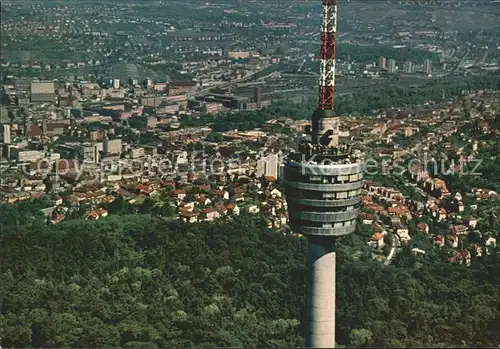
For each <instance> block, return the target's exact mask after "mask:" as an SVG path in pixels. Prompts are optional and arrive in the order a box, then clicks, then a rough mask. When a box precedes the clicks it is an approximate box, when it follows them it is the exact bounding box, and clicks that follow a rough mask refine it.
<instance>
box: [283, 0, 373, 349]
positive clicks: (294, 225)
mask: <svg viewBox="0 0 500 349" xmlns="http://www.w3.org/2000/svg"><path fill="white" fill-rule="evenodd" d="M336 34H337V0H323V26H322V43H321V52H322V57H321V65H320V81H319V103H318V104H319V105H318V108H317V109H316V111H315V112H314V114H313V116H312V120H311V139H310V140H303V141H302V142H301V144H300V145H299V149H298V152H294V153H292V154H290V155H289V156H288V160H287V162H286V163H285V166H284V178H283V184H284V187H285V195H286V200H287V205H288V214H289V224H290V228H291V229H292V231H293V232H295V233H297V234H301V235H304V236H307V238H308V243H309V248H308V250H309V251H308V268H309V271H308V287H307V333H306V343H305V347H306V348H334V347H335V263H336V262H335V241H336V238H337V237H339V236H345V235H348V234H351V233H353V232H354V231H355V230H356V219H357V217H358V206H359V205H360V202H361V189H362V187H363V169H364V166H363V162H362V161H361V160H360V159H358V158H356V157H355V156H353V154H352V151H351V147H350V146H348V145H343V144H339V133H340V132H339V119H338V117H337V116H336V115H335V111H334V100H335V97H334V96H335V60H336V58H335V56H336Z"/></svg>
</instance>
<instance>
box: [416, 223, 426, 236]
mask: <svg viewBox="0 0 500 349" xmlns="http://www.w3.org/2000/svg"><path fill="white" fill-rule="evenodd" d="M417 230H418V231H419V232H421V233H425V234H429V224H427V223H418V224H417Z"/></svg>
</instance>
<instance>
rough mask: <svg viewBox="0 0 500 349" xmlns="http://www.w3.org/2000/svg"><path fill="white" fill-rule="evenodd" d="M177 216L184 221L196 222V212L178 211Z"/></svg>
mask: <svg viewBox="0 0 500 349" xmlns="http://www.w3.org/2000/svg"><path fill="white" fill-rule="evenodd" d="M179 218H180V219H181V220H183V221H184V222H186V223H196V222H198V213H196V212H189V211H180V212H179Z"/></svg>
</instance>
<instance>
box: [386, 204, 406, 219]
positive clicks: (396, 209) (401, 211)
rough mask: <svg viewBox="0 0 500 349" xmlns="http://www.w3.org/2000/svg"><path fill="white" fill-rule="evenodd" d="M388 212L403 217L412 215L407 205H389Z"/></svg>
mask: <svg viewBox="0 0 500 349" xmlns="http://www.w3.org/2000/svg"><path fill="white" fill-rule="evenodd" d="M388 212H389V214H390V215H391V216H396V217H403V216H407V217H409V215H410V210H409V209H408V207H406V206H393V207H389V209H388Z"/></svg>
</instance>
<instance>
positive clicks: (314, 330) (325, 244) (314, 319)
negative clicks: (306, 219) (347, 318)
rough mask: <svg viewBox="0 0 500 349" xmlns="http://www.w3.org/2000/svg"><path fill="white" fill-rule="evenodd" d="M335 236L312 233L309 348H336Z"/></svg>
mask: <svg viewBox="0 0 500 349" xmlns="http://www.w3.org/2000/svg"><path fill="white" fill-rule="evenodd" d="M332 240H333V239H331V238H330V239H325V238H322V237H314V236H311V237H309V251H308V259H309V260H308V264H309V282H308V285H307V305H308V307H307V309H308V314H307V335H306V343H305V345H306V348H335V252H333V250H334V242H333V241H332Z"/></svg>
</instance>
